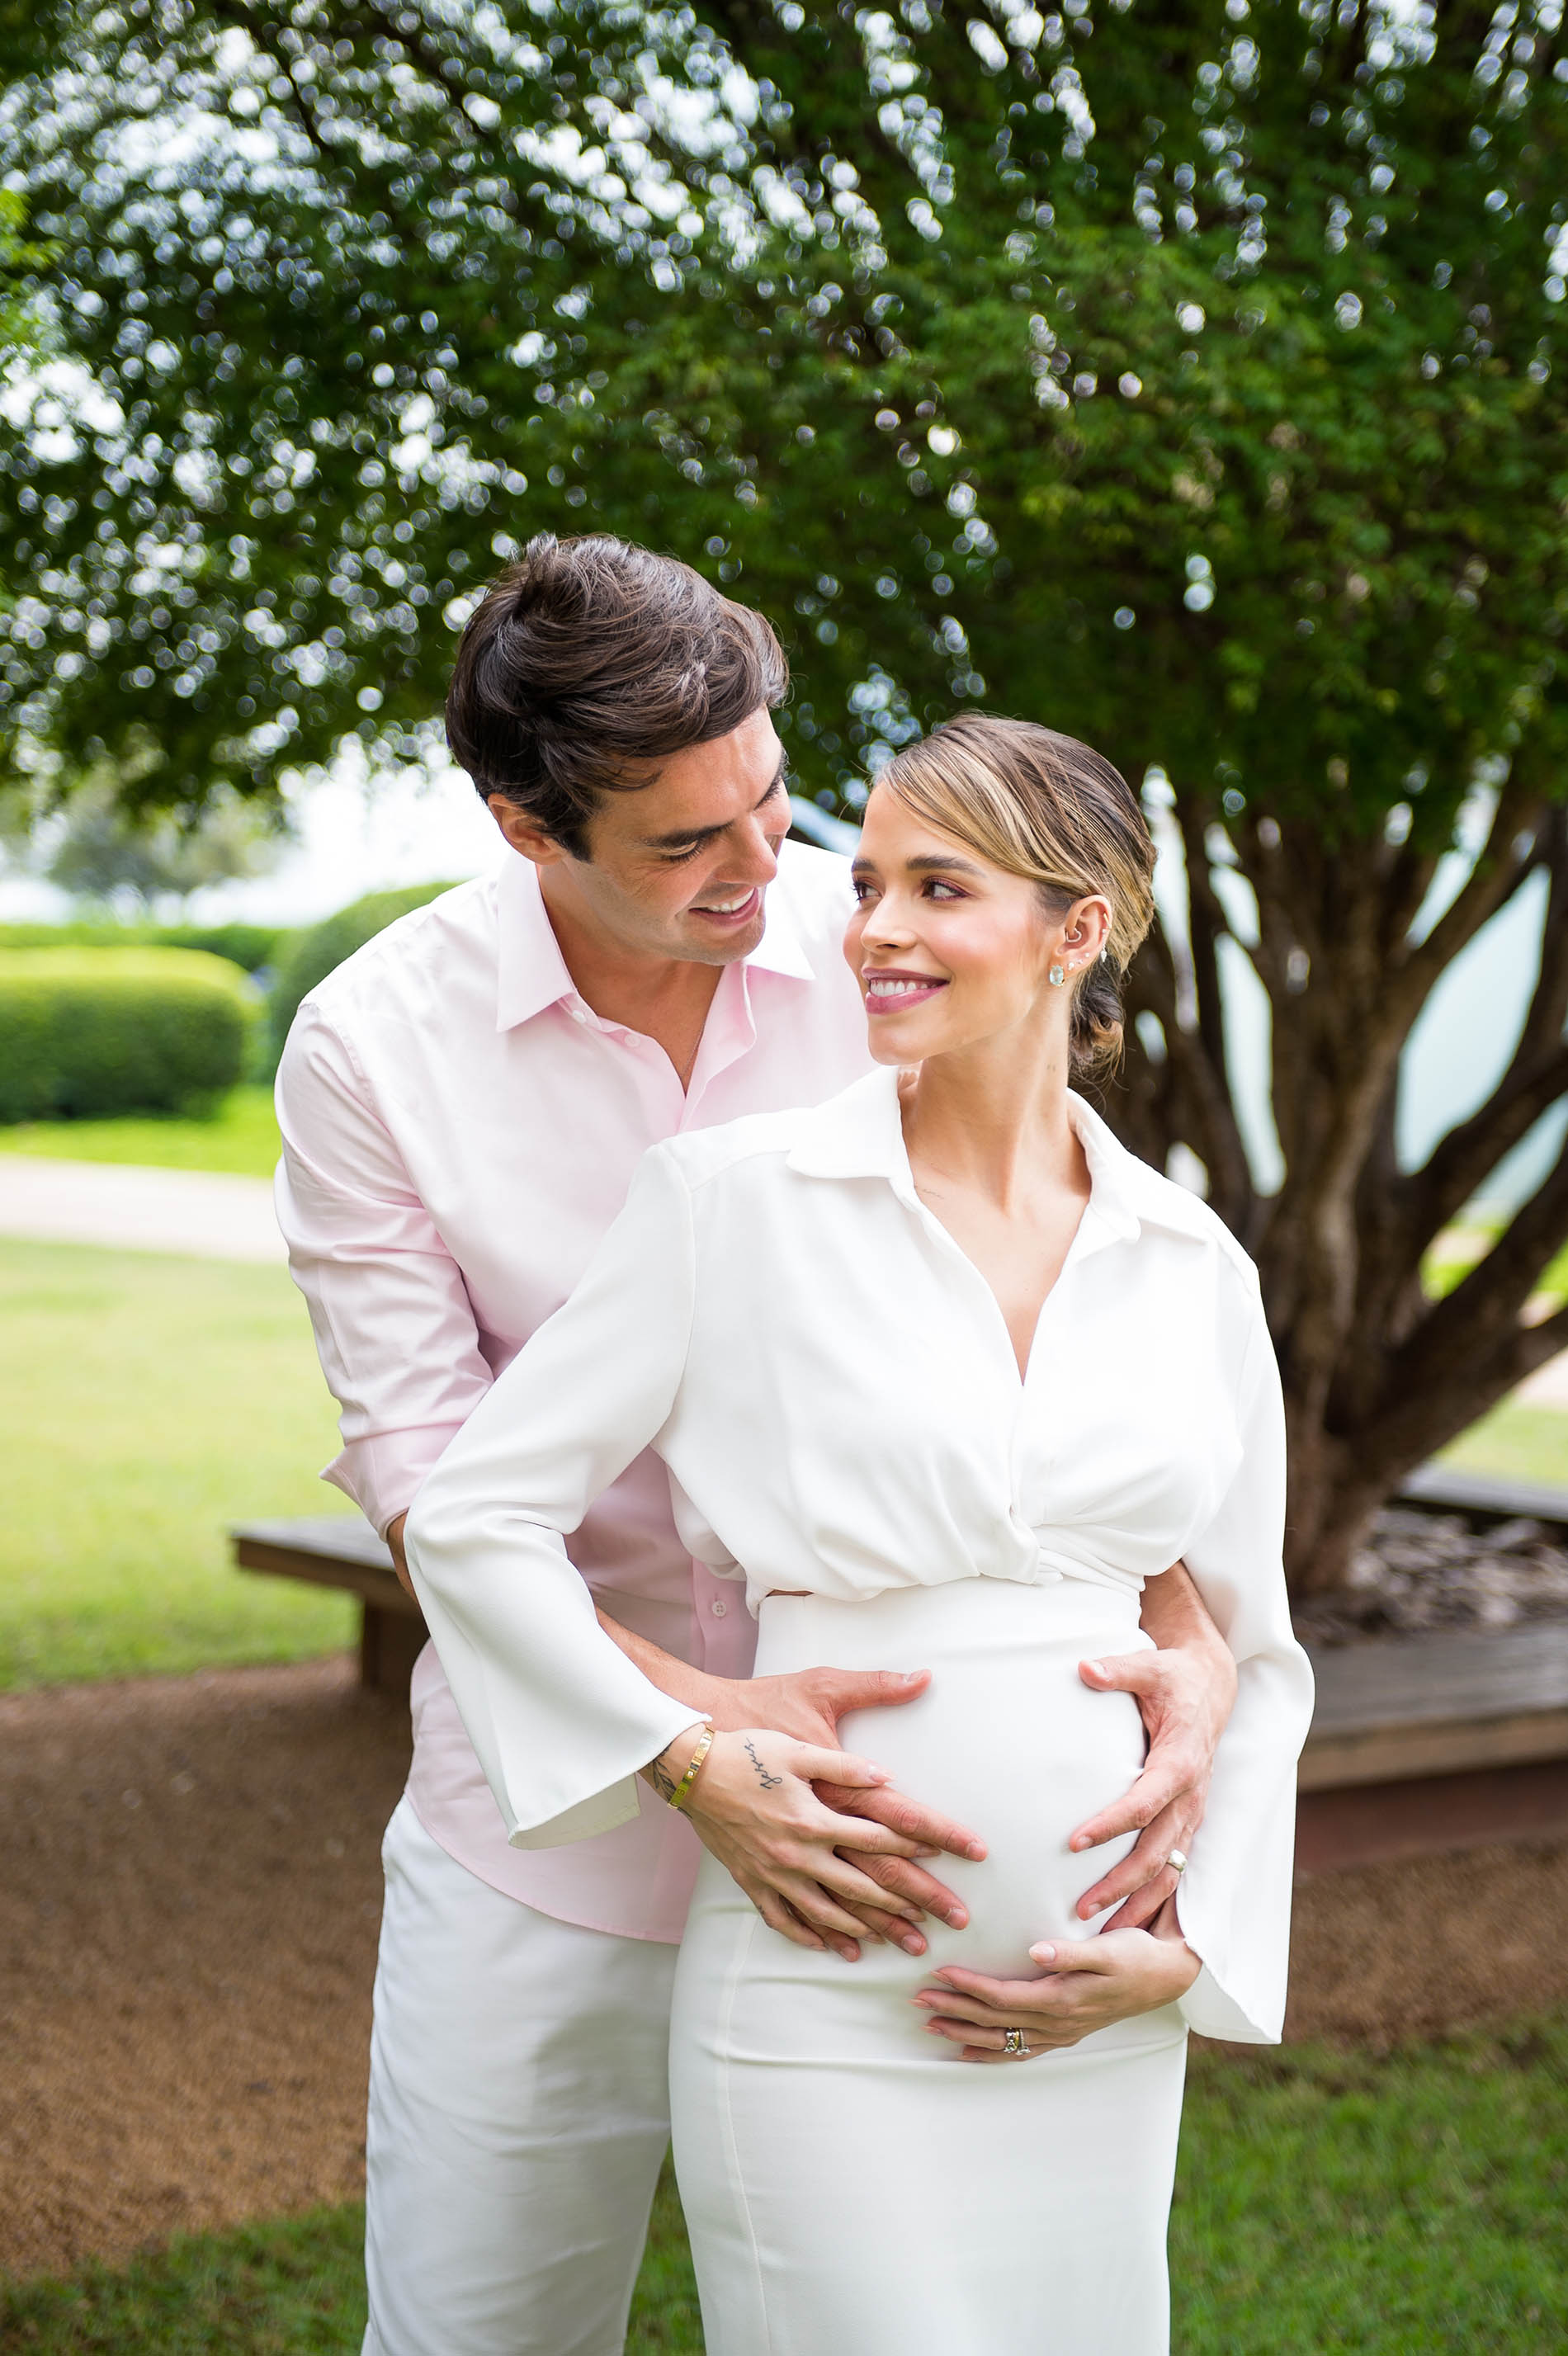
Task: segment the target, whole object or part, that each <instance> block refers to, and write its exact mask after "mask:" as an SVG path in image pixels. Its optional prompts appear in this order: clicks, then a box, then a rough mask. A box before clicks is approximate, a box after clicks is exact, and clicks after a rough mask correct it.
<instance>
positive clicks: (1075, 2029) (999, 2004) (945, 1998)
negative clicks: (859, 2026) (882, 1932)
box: [912, 1910, 1199, 2067]
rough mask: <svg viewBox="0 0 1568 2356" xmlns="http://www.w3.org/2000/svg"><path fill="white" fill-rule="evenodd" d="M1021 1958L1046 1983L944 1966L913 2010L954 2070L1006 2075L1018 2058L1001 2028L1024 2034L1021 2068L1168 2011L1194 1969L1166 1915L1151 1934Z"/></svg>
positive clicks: (1064, 1943)
mask: <svg viewBox="0 0 1568 2356" xmlns="http://www.w3.org/2000/svg"><path fill="white" fill-rule="evenodd" d="M1173 1912H1174V1910H1173ZM1029 1957H1030V1961H1031V1962H1033V1963H1036V1964H1039V1965H1043V1966H1044V1970H1045V1976H1044V1978H1042V1979H1031V1980H1004V1979H995V1978H993V1977H992V1976H991V1975H990V1974H989V1973H985V1972H970V1971H965V1970H963V1969H962V1968H961V1967H960V1966H958V1965H949V1966H948V1967H947V1968H946V1969H945V1970H943V1971H940V1972H938V1973H937V1974H936V1975H935V1976H936V1978H937V1980H938V1982H939V1983H940V1985H939V1986H938V1987H926V1988H922V1989H921V1990H920V1993H919V1994H918V1996H917V1997H914V1998H913V1999H912V2001H913V2002H914V2003H915V2004H916V2005H918V2007H919V2008H920V2010H921V2011H923V2012H925V2013H927V2014H929V2020H928V2022H927V2027H928V2029H929V2030H930V2031H931V2032H932V2033H933V2034H934V2035H936V2036H938V2037H945V2038H946V2039H947V2040H949V2042H950V2044H953V2045H956V2046H957V2047H958V2049H959V2058H960V2060H961V2061H983V2062H991V2063H994V2064H1002V2065H1004V2066H1006V2067H1011V2066H1012V2064H1013V2062H1014V2061H1015V2060H1016V2059H1017V2056H1016V2054H1015V2053H1012V2052H1009V2051H1008V2050H1007V2047H1006V2042H1005V2040H1006V2037H1007V2032H1008V2030H1009V2029H1022V2031H1023V2033H1024V2043H1025V2055H1024V2058H1025V2059H1029V2058H1031V2057H1032V2056H1034V2055H1036V2054H1038V2053H1054V2052H1057V2051H1059V2049H1060V2048H1061V2047H1062V2046H1064V2045H1076V2044H1077V2043H1078V2041H1079V2039H1080V2038H1082V2037H1090V2036H1092V2035H1093V2033H1094V2031H1095V2030H1096V2029H1109V2028H1110V2027H1111V2026H1112V2023H1113V2022H1115V2021H1118V2020H1131V2019H1135V2018H1136V2016H1137V2015H1138V2014H1139V2013H1141V2012H1154V2011H1155V2010H1157V2009H1158V2008H1159V2007H1160V2006H1161V2005H1166V2004H1174V2003H1175V2002H1176V1998H1177V1997H1181V1996H1185V1995H1186V1994H1187V1989H1188V1988H1189V1987H1191V1986H1192V1984H1193V1981H1194V1980H1195V1979H1196V1978H1197V1975H1198V1970H1199V1965H1198V1960H1197V1956H1196V1955H1195V1954H1193V1952H1192V1950H1191V1948H1190V1947H1188V1946H1187V1945H1186V1944H1184V1942H1183V1940H1182V1937H1181V1933H1180V1931H1179V1929H1178V1928H1177V1926H1176V1923H1175V1922H1174V1920H1173V1917H1172V1915H1171V1914H1166V1915H1165V1917H1164V1918H1163V1919H1162V1920H1161V1922H1160V1923H1159V1924H1158V1926H1157V1928H1156V1930H1155V1931H1154V1932H1149V1931H1105V1932H1101V1935H1100V1937H1099V1938H1098V1939H1058V1940H1056V1941H1054V1942H1050V1943H1045V1944H1041V1945H1039V1946H1037V1947H1031V1948H1030V1950H1029Z"/></svg>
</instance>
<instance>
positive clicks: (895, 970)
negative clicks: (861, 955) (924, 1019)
mask: <svg viewBox="0 0 1568 2356" xmlns="http://www.w3.org/2000/svg"><path fill="white" fill-rule="evenodd" d="M861 983H862V986H863V988H864V989H865V1011H866V1012H867V1014H900V1013H902V1012H903V1011H904V1009H905V1008H906V1007H908V1006H922V1005H924V1003H925V1001H927V999H929V998H934V997H935V996H936V994H937V992H938V991H940V990H945V989H946V988H947V986H948V984H947V980H946V978H945V977H944V976H943V975H941V974H938V973H910V972H908V971H906V970H905V969H903V968H901V967H895V966H887V967H884V968H882V969H879V970H875V971H865V970H863V972H862V974H861Z"/></svg>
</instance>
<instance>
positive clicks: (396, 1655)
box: [360, 1603, 425, 1701]
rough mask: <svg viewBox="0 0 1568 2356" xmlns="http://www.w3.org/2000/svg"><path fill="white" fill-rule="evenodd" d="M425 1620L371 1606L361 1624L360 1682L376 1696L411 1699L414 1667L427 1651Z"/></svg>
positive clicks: (374, 1605)
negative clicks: (409, 1692) (421, 1655)
mask: <svg viewBox="0 0 1568 2356" xmlns="http://www.w3.org/2000/svg"><path fill="white" fill-rule="evenodd" d="M424 1644H425V1633H424V1621H423V1620H418V1619H413V1620H411V1619H410V1618H409V1616H408V1614H407V1613H406V1612H383V1611H382V1610H381V1607H380V1605H379V1604H375V1603H367V1604H366V1605H365V1607H364V1614H363V1617H362V1619H361V1621H360V1684H361V1685H362V1686H365V1687H369V1689H370V1690H371V1692H372V1693H384V1694H395V1695H396V1696H397V1697H398V1698H399V1699H400V1700H403V1701H406V1700H407V1699H408V1689H409V1685H410V1683H411V1681H412V1679H413V1665H414V1663H415V1661H417V1660H418V1658H419V1655H420V1654H421V1653H422V1652H423V1651H424Z"/></svg>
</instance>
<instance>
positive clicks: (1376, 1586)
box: [1293, 1505, 1568, 1644]
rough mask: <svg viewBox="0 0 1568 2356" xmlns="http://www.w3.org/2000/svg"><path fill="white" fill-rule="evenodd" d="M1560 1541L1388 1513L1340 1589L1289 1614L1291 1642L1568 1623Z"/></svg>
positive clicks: (1550, 1531) (1518, 1521)
mask: <svg viewBox="0 0 1568 2356" xmlns="http://www.w3.org/2000/svg"><path fill="white" fill-rule="evenodd" d="M1565 1535H1568V1534H1565V1533H1564V1531H1563V1528H1562V1526H1560V1525H1552V1524H1548V1523H1545V1522H1538V1521H1531V1520H1530V1519H1529V1518H1528V1517H1527V1516H1525V1515H1515V1517H1514V1518H1513V1519H1512V1520H1510V1521H1499V1520H1498V1518H1497V1516H1496V1515H1486V1514H1456V1513H1450V1514H1443V1513H1434V1512H1432V1511H1431V1510H1430V1509H1429V1508H1426V1507H1423V1506H1408V1505H1386V1506H1385V1507H1384V1508H1383V1510H1382V1512H1381V1513H1380V1514H1379V1515H1377V1517H1376V1519H1375V1520H1374V1521H1373V1523H1372V1526H1371V1528H1370V1530H1369V1533H1368V1537H1367V1543H1366V1545H1365V1546H1363V1547H1359V1549H1358V1551H1357V1553H1356V1555H1355V1557H1354V1558H1353V1560H1352V1561H1351V1564H1350V1576H1349V1580H1348V1585H1347V1586H1346V1587H1345V1588H1344V1589H1343V1590H1341V1591H1339V1592H1337V1593H1335V1594H1332V1595H1311V1596H1307V1597H1306V1598H1305V1600H1304V1601H1301V1602H1299V1603H1297V1604H1296V1605H1295V1607H1294V1614H1293V1616H1294V1621H1295V1631H1296V1633H1297V1635H1298V1636H1299V1637H1300V1638H1301V1639H1302V1642H1303V1643H1304V1644H1356V1643H1358V1642H1359V1641H1360V1640H1361V1639H1362V1638H1364V1637H1370V1636H1414V1635H1419V1634H1422V1633H1424V1632H1425V1631H1427V1630H1428V1629H1435V1628H1455V1629H1463V1628H1477V1629H1486V1628H1512V1627H1515V1626H1517V1625H1518V1624H1519V1623H1520V1622H1522V1621H1529V1620H1561V1619H1562V1618H1563V1617H1564V1616H1565V1615H1568V1544H1565V1543H1564V1538H1565Z"/></svg>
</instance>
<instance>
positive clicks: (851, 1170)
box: [789, 1065, 1214, 1243]
mask: <svg viewBox="0 0 1568 2356" xmlns="http://www.w3.org/2000/svg"><path fill="white" fill-rule="evenodd" d="M1068 1118H1069V1120H1070V1121H1071V1123H1072V1126H1073V1130H1074V1132H1075V1133H1076V1135H1077V1137H1078V1140H1079V1144H1080V1145H1081V1146H1082V1147H1083V1151H1084V1158H1085V1160H1086V1161H1087V1162H1088V1163H1089V1180H1090V1210H1091V1211H1092V1212H1093V1213H1094V1215H1095V1219H1096V1223H1097V1225H1098V1226H1100V1228H1101V1236H1102V1240H1103V1241H1105V1242H1107V1243H1112V1242H1131V1241H1132V1240H1133V1238H1134V1237H1136V1236H1137V1235H1138V1233H1139V1231H1140V1230H1141V1228H1143V1227H1144V1226H1156V1227H1161V1228H1165V1229H1166V1230H1168V1231H1169V1232H1170V1233H1172V1234H1174V1235H1185V1236H1190V1237H1193V1238H1194V1239H1195V1240H1197V1241H1204V1242H1207V1241H1210V1240H1211V1239H1212V1237H1213V1229H1214V1214H1213V1212H1212V1211H1210V1210H1209V1208H1208V1205H1207V1204H1205V1203H1203V1202H1201V1201H1200V1200H1199V1199H1198V1197H1197V1195H1196V1194H1188V1193H1187V1190H1186V1188H1185V1187H1182V1186H1178V1185H1176V1183H1174V1181H1173V1180H1171V1179H1169V1178H1165V1177H1162V1176H1161V1174H1160V1173H1159V1172H1158V1171H1157V1170H1152V1169H1151V1168H1150V1167H1149V1164H1148V1163H1147V1162H1141V1161H1140V1160H1139V1159H1138V1157H1137V1155H1136V1154H1134V1153H1130V1152H1129V1151H1127V1148H1126V1147H1125V1146H1124V1145H1123V1144H1122V1141H1121V1140H1120V1139H1119V1138H1118V1137H1117V1136H1116V1135H1115V1134H1114V1132H1113V1131H1112V1129H1111V1127H1110V1126H1109V1124H1108V1123H1107V1122H1106V1121H1105V1120H1103V1119H1101V1116H1100V1114H1099V1113H1097V1112H1096V1111H1095V1110H1094V1109H1093V1108H1092V1106H1090V1105H1089V1104H1086V1103H1085V1101H1084V1099H1083V1098H1082V1097H1080V1096H1078V1095H1077V1094H1075V1093H1074V1092H1073V1091H1072V1090H1071V1089H1069V1092H1068ZM789 1167H790V1168H791V1169H792V1170H798V1171H800V1173H801V1174H802V1176H805V1177H810V1178H885V1179H886V1181H887V1183H888V1184H889V1185H890V1186H891V1187H892V1188H893V1191H894V1193H895V1194H897V1195H898V1196H899V1197H900V1198H901V1199H902V1200H903V1201H905V1202H908V1203H911V1204H913V1203H916V1202H918V1199H919V1198H918V1195H917V1194H916V1191H915V1182H914V1179H913V1176H912V1175H911V1173H910V1169H909V1156H908V1151H907V1150H906V1147H905V1144H904V1124H903V1119H902V1118H901V1115H900V1110H899V1104H898V1073H897V1069H895V1068H894V1067H892V1066H886V1065H884V1066H879V1067H878V1068H877V1069H876V1070H875V1071H874V1072H869V1073H867V1075H866V1076H865V1079H863V1080H857V1081H855V1083H854V1086H853V1087H848V1088H845V1089H844V1090H843V1093H842V1094H841V1095H839V1096H836V1097H830V1098H829V1099H828V1101H827V1102H826V1104H822V1105H817V1106H815V1107H814V1108H812V1109H811V1111H810V1112H807V1113H803V1114H801V1115H800V1116H799V1117H798V1119H797V1126H796V1137H795V1143H794V1145H793V1147H792V1148H791V1150H790V1152H789Z"/></svg>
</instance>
